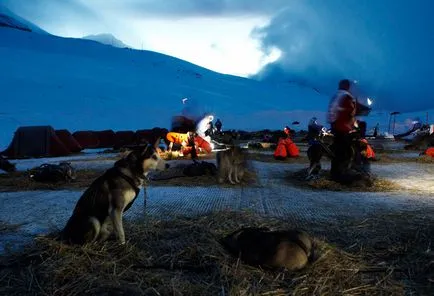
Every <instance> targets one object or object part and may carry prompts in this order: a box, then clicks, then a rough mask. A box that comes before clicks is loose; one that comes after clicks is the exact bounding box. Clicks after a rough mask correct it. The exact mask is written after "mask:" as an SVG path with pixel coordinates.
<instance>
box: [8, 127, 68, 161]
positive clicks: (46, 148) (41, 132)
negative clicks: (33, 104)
mask: <svg viewBox="0 0 434 296" xmlns="http://www.w3.org/2000/svg"><path fill="white" fill-rule="evenodd" d="M70 153H71V152H70V151H69V149H68V148H67V147H66V146H65V145H64V144H63V143H62V141H61V140H60V139H59V137H58V136H57V135H56V133H55V131H54V129H53V128H52V127H51V126H22V127H19V128H18V129H17V130H16V131H15V135H14V137H13V139H12V142H11V143H10V145H9V147H8V148H7V149H6V150H5V151H3V152H2V153H1V154H2V155H4V156H6V157H8V158H12V159H13V158H27V157H49V156H65V155H69V154H70Z"/></svg>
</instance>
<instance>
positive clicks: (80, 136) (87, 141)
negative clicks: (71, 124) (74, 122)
mask: <svg viewBox="0 0 434 296" xmlns="http://www.w3.org/2000/svg"><path fill="white" fill-rule="evenodd" d="M72 136H73V137H74V139H75V140H77V142H78V143H79V144H80V146H81V147H82V148H83V149H93V148H98V147H99V139H98V135H97V134H96V133H94V132H93V131H77V132H74V133H73V134H72Z"/></svg>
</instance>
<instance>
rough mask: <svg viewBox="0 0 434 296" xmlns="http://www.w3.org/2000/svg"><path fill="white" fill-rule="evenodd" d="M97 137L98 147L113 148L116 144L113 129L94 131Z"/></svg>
mask: <svg viewBox="0 0 434 296" xmlns="http://www.w3.org/2000/svg"><path fill="white" fill-rule="evenodd" d="M94 133H95V134H96V136H97V137H98V141H99V144H98V148H113V147H114V146H115V145H116V134H115V132H114V131H113V130H103V131H96V132H94Z"/></svg>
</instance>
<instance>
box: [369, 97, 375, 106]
mask: <svg viewBox="0 0 434 296" xmlns="http://www.w3.org/2000/svg"><path fill="white" fill-rule="evenodd" d="M373 102H374V101H372V100H371V99H370V98H368V105H369V106H371V105H372V103H373Z"/></svg>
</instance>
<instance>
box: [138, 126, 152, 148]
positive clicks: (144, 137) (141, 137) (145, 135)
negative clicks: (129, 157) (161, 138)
mask: <svg viewBox="0 0 434 296" xmlns="http://www.w3.org/2000/svg"><path fill="white" fill-rule="evenodd" d="M153 138H154V136H153V131H152V130H150V129H143V130H138V131H136V134H135V137H134V141H135V143H136V144H137V145H140V144H145V143H151V140H152V139H153Z"/></svg>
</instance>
